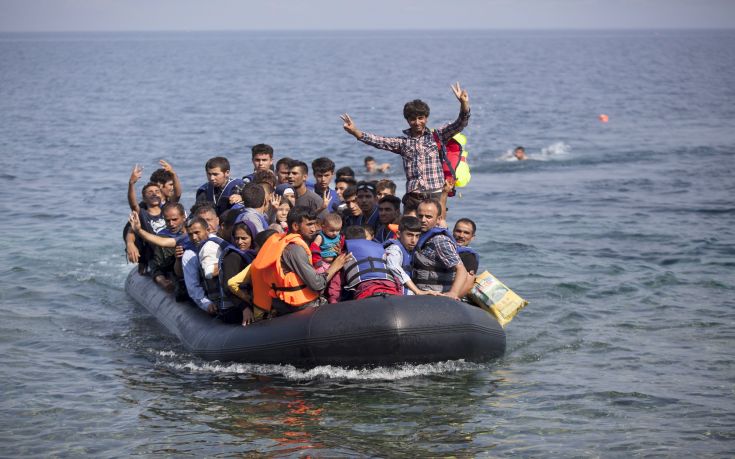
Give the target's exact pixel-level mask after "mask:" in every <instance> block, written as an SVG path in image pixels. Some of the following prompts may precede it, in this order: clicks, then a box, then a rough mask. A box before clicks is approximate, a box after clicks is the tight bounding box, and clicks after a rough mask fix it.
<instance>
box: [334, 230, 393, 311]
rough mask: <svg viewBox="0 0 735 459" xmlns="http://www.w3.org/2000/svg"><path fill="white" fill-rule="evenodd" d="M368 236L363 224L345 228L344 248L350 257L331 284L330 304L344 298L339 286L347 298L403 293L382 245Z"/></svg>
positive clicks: (356, 298) (355, 298) (354, 298)
mask: <svg viewBox="0 0 735 459" xmlns="http://www.w3.org/2000/svg"><path fill="white" fill-rule="evenodd" d="M366 236H367V233H366V232H365V228H363V227H362V226H350V227H349V228H347V229H346V230H345V248H346V250H347V251H348V252H349V254H350V257H349V258H348V260H347V262H346V263H345V266H344V268H342V270H341V271H340V273H339V275H338V276H335V277H334V279H332V282H331V283H330V286H329V292H330V295H329V297H328V298H327V299H328V301H329V302H330V303H337V302H338V301H340V300H341V299H342V298H340V296H341V295H339V290H340V289H339V288H337V285H339V286H340V287H341V288H342V289H344V290H345V292H346V293H347V298H345V299H353V300H361V299H363V298H369V297H371V296H376V295H381V294H382V295H402V294H403V288H402V287H401V284H400V283H399V282H397V281H396V279H395V278H394V277H393V273H392V272H391V270H390V269H388V267H387V266H386V264H385V261H384V260H383V255H384V253H385V252H384V250H383V246H382V245H381V244H378V243H377V242H373V241H369V240H367V239H366ZM335 293H336V295H335Z"/></svg>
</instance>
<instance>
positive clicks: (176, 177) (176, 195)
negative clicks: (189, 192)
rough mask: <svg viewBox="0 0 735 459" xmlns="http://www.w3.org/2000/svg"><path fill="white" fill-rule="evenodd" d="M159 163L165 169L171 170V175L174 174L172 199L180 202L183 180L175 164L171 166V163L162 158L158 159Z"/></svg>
mask: <svg viewBox="0 0 735 459" xmlns="http://www.w3.org/2000/svg"><path fill="white" fill-rule="evenodd" d="M158 163H159V164H160V165H161V167H162V168H163V169H164V170H166V171H168V172H171V175H173V176H174V196H173V199H172V200H171V201H172V202H179V200H180V199H181V182H180V181H179V174H177V173H176V171H175V170H174V168H173V166H171V164H169V163H168V162H166V161H165V160H163V159H162V160H160V161H158Z"/></svg>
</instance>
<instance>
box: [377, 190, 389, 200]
mask: <svg viewBox="0 0 735 459" xmlns="http://www.w3.org/2000/svg"><path fill="white" fill-rule="evenodd" d="M392 195H393V193H391V192H390V188H381V189H379V190H378V191H377V193H376V194H375V199H377V200H378V201H380V200H381V199H383V198H384V197H385V196H392Z"/></svg>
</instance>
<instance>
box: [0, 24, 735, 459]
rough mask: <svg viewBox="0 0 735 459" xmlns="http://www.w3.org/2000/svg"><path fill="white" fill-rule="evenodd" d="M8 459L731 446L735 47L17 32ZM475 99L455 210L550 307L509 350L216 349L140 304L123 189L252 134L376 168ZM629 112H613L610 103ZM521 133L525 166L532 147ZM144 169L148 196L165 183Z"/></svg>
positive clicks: (7, 175) (0, 109) (446, 35)
mask: <svg viewBox="0 0 735 459" xmlns="http://www.w3.org/2000/svg"><path fill="white" fill-rule="evenodd" d="M0 62H1V63H2V64H0V183H1V184H2V189H3V192H2V193H1V194H0V208H1V209H2V213H3V215H4V219H3V223H4V224H3V229H2V231H0V243H1V244H2V245H1V247H2V250H1V251H0V257H1V258H0V261H1V263H0V269H2V287H1V288H2V290H1V291H0V300H1V301H0V313H1V314H2V316H3V319H2V321H0V365H1V366H2V372H1V373H0V388H1V389H2V390H1V391H0V394H1V395H0V397H1V398H0V413H1V414H2V416H0V448H1V451H2V453H1V454H2V455H3V456H35V457H40V456H53V455H55V456H67V457H76V456H82V455H85V456H97V457H102V456H105V457H109V456H129V455H138V456H148V455H166V456H197V457H200V456H231V455H277V456H294V457H297V456H301V455H307V454H309V455H312V456H383V457H394V456H445V455H455V456H509V455H516V456H521V457H523V456H535V457H538V456H542V457H570V456H576V457H588V456H606V457H616V456H617V457H629V456H662V457H671V456H679V457H685V456H687V457H688V456H691V455H698V456H714V457H717V456H721V457H726V456H731V455H732V453H733V452H734V451H735V442H734V440H735V433H734V432H735V399H734V397H733V395H734V394H733V388H734V386H733V383H734V380H735V371H734V365H733V343H734V342H735V340H734V338H735V332H733V322H734V319H735V312H733V308H734V307H735V299H734V294H735V277H734V276H733V268H735V237H734V231H735V230H734V229H733V228H734V227H735V203H733V196H735V161H734V156H733V155H734V152H735V33H733V32H732V31H709V32H703V31H619V32H616V31H603V32H574V31H568V32H532V31H528V32H420V33H417V32H410V33H408V32H406V33H402V32H340V33H320V32H309V33H300V32H293V33H283V32H278V33H277V32H269V33H267V32H258V33H147V34H139V33H129V34H11V35H7V34H6V35H0ZM455 81H460V83H461V85H462V86H463V87H466V88H467V90H468V91H469V95H470V103H471V106H472V117H471V120H470V125H469V127H468V128H467V130H466V134H467V136H468V139H469V143H468V149H469V151H470V162H471V164H472V182H471V183H470V185H469V186H468V187H467V188H465V189H463V190H461V197H457V198H454V199H453V200H451V201H450V203H449V207H450V214H449V220H450V222H453V221H454V220H455V219H456V218H459V217H470V218H473V219H474V220H475V221H476V222H477V225H478V233H477V236H476V238H475V241H474V243H473V246H474V247H475V248H476V249H477V250H478V251H479V252H480V253H481V254H482V260H481V267H482V268H484V269H488V270H490V271H491V272H492V273H493V274H494V275H496V276H497V277H498V278H499V279H500V280H501V281H503V282H504V283H506V284H507V285H508V286H509V287H510V288H512V289H513V290H514V291H516V292H517V293H518V294H520V295H521V296H523V297H524V298H525V299H527V300H528V301H530V304H529V306H528V307H527V308H526V309H524V310H523V311H522V312H521V313H520V314H519V315H518V316H517V317H516V318H515V319H514V321H513V322H512V323H511V324H509V325H508V327H507V334H508V350H507V352H506V354H505V356H504V357H503V358H500V359H498V360H495V361H492V362H488V363H486V364H473V363H467V362H461V361H460V362H441V363H437V364H432V365H405V366H400V367H395V368H378V369H370V370H365V369H363V370H359V369H347V368H334V367H319V368H315V369H308V370H304V369H297V368H294V367H291V366H288V365H282V366H278V365H276V366H273V365H271V366H263V365H247V364H230V363H226V362H205V361H202V360H200V359H198V358H196V357H194V356H192V355H190V354H189V353H187V352H186V351H185V350H184V349H183V347H182V346H181V344H180V343H179V342H178V340H177V339H176V338H175V337H173V336H172V335H170V334H168V333H167V332H166V331H165V330H164V329H163V328H162V327H161V326H160V325H159V324H158V322H157V321H156V320H155V319H154V318H153V317H151V316H150V315H149V314H148V313H147V312H146V311H145V310H144V309H143V308H142V307H140V306H138V305H136V304H135V303H134V302H133V301H132V300H131V299H130V298H128V297H127V296H126V294H125V292H124V291H123V283H124V280H125V276H126V274H127V272H128V271H129V270H130V269H131V268H132V266H131V265H129V264H127V263H126V262H125V258H124V254H123V244H122V227H123V225H124V223H125V221H126V217H127V210H126V209H127V203H126V198H125V196H126V187H127V181H128V178H129V176H130V171H131V169H132V167H133V165H135V164H136V163H138V164H141V165H143V167H144V174H143V176H144V177H147V176H148V175H149V174H150V172H152V171H153V170H154V169H155V168H156V167H157V161H158V160H159V159H161V158H163V159H166V160H168V161H169V162H171V163H172V164H173V166H174V167H175V169H176V170H177V172H178V173H179V175H180V177H181V180H182V183H183V185H184V188H185V193H184V196H183V202H184V204H186V205H187V206H189V205H191V204H192V202H193V195H194V190H195V189H196V187H197V186H199V185H200V184H201V183H203V182H204V181H205V175H204V168H203V165H204V162H205V161H206V159H207V158H209V157H211V156H215V155H225V156H227V157H229V158H230V161H231V163H232V167H233V173H234V174H235V175H236V176H241V175H244V174H246V173H248V172H250V171H251V170H252V166H251V164H250V161H249V158H250V153H249V147H250V146H252V145H253V144H256V143H261V142H265V143H269V144H271V145H273V146H274V148H275V150H276V153H277V156H285V155H288V156H291V157H296V158H300V159H303V160H305V161H307V162H310V161H311V160H312V159H314V158H316V157H319V156H329V157H331V158H333V159H334V160H335V162H336V163H337V165H338V167H340V166H352V167H353V168H355V169H357V170H360V169H361V164H362V158H363V157H364V156H365V155H368V154H369V155H373V156H375V157H376V158H378V160H379V161H388V162H390V163H391V164H392V165H393V171H394V173H393V174H392V175H391V176H390V177H391V178H393V179H394V180H396V181H397V182H398V183H399V189H400V188H402V187H403V180H402V174H401V165H400V161H399V160H398V158H397V157H396V156H394V155H393V154H391V153H388V152H380V151H377V150H373V149H371V148H369V147H366V146H364V145H361V144H359V143H358V142H356V141H355V140H354V139H353V138H351V137H350V136H348V135H347V134H346V133H344V132H343V130H342V124H341V121H340V119H339V115H340V114H341V113H349V114H350V115H351V116H352V117H353V119H354V120H355V122H356V123H357V126H358V127H360V128H361V129H364V130H366V131H369V132H375V133H379V134H383V135H399V134H400V131H401V130H402V129H404V128H405V127H406V126H405V121H404V120H403V119H402V116H401V113H402V106H403V103H405V102H406V101H408V100H411V99H414V98H421V99H423V100H425V101H427V102H428V103H429V105H430V106H431V117H430V121H431V125H432V126H438V125H440V124H442V123H445V122H449V121H452V120H453V119H454V118H455V117H456V115H457V111H458V103H457V101H456V100H455V98H454V95H453V94H452V92H451V90H450V88H449V85H450V83H453V82H455ZM600 114H606V115H608V117H609V122H607V123H602V122H601V121H600V120H599V118H598V116H599V115H600ZM516 145H523V146H525V148H526V151H527V153H528V156H529V160H527V161H523V162H519V161H515V160H511V159H510V152H511V151H512V149H513V148H514V147H515V146H516ZM144 181H145V180H143V181H141V183H139V184H138V187H137V189H138V190H140V187H141V186H142V185H143V182H144Z"/></svg>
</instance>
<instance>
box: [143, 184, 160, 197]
mask: <svg viewBox="0 0 735 459" xmlns="http://www.w3.org/2000/svg"><path fill="white" fill-rule="evenodd" d="M151 187H156V188H158V189H159V190H160V189H161V187H160V186H158V183H154V182H148V183H146V184H145V185H143V189H142V190H140V194H142V195H145V190H147V189H148V188H151Z"/></svg>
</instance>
